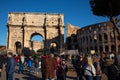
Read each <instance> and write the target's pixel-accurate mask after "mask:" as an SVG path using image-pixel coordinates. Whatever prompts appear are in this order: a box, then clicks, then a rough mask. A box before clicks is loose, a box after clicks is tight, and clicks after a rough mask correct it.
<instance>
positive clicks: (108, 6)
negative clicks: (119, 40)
mask: <svg viewBox="0 0 120 80" xmlns="http://www.w3.org/2000/svg"><path fill="white" fill-rule="evenodd" d="M90 6H91V9H92V12H93V14H94V15H97V16H103V17H108V18H109V19H110V21H111V22H112V24H113V26H114V30H117V32H118V33H119V30H118V28H117V25H116V23H117V16H118V15H119V14H120V0H90Z"/></svg>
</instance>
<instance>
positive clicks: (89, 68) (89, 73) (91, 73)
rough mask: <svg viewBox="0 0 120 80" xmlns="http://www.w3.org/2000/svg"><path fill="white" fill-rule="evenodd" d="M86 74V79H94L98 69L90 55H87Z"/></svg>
mask: <svg viewBox="0 0 120 80" xmlns="http://www.w3.org/2000/svg"><path fill="white" fill-rule="evenodd" d="M84 76H85V78H86V80H93V78H94V77H95V76H96V70H95V67H94V65H93V61H92V58H91V56H90V55H89V56H87V63H86V64H85V68H84Z"/></svg>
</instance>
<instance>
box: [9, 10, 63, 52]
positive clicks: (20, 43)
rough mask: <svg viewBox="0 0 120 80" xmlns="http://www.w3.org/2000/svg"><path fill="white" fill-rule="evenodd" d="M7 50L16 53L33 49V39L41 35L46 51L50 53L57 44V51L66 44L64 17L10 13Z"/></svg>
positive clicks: (60, 15) (58, 15) (61, 15)
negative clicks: (52, 46) (51, 48)
mask: <svg viewBox="0 0 120 80" xmlns="http://www.w3.org/2000/svg"><path fill="white" fill-rule="evenodd" d="M7 27H8V39H7V48H8V49H10V50H12V51H13V52H14V53H16V47H18V48H24V47H27V48H31V47H32V46H31V38H32V36H34V35H40V36H42V38H43V43H44V50H45V51H49V50H50V46H51V44H53V43H55V44H56V46H57V51H60V50H61V49H62V47H63V44H64V15H63V14H46V13H15V12H14V13H9V14H8V22H7Z"/></svg>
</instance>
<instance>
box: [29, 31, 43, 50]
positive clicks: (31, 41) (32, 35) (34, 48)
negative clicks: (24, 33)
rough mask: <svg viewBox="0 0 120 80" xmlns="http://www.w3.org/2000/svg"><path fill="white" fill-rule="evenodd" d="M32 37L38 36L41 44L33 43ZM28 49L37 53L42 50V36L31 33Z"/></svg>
mask: <svg viewBox="0 0 120 80" xmlns="http://www.w3.org/2000/svg"><path fill="white" fill-rule="evenodd" d="M34 36H40V37H42V42H41V41H40V40H37V41H34V40H32V38H33V37H34ZM30 47H31V49H32V50H34V51H37V50H38V49H43V48H44V38H43V35H41V34H40V33H37V32H35V33H32V34H31V36H30Z"/></svg>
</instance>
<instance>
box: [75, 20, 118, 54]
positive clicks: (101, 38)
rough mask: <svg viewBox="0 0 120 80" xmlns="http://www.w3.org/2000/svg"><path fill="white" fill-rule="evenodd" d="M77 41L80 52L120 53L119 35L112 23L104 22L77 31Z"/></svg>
mask: <svg viewBox="0 0 120 80" xmlns="http://www.w3.org/2000/svg"><path fill="white" fill-rule="evenodd" d="M77 41H78V50H79V52H84V53H90V51H91V50H94V51H95V52H96V53H101V52H106V53H108V52H116V53H120V40H119V39H118V33H117V32H116V31H115V34H114V30H113V25H112V23H111V22H102V23H98V24H93V25H89V26H85V27H83V28H81V29H79V30H77Z"/></svg>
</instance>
